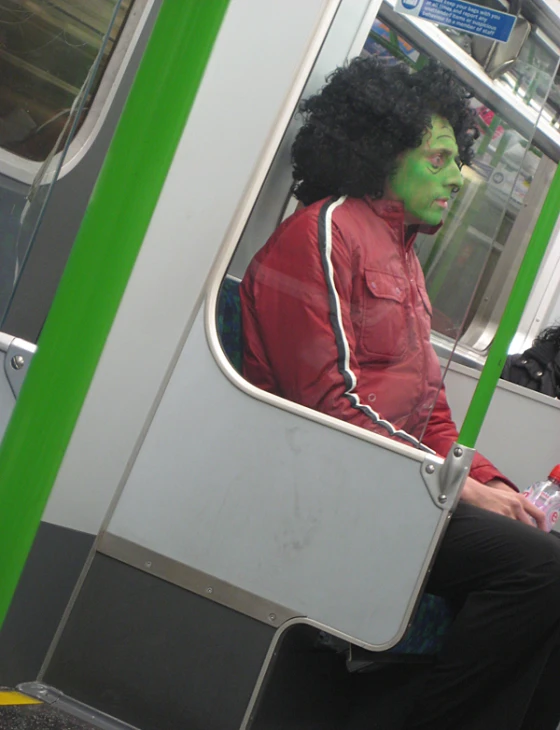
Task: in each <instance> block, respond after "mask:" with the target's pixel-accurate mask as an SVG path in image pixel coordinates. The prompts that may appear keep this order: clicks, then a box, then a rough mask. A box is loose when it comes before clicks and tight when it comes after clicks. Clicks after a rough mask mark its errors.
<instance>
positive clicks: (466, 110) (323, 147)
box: [292, 56, 478, 205]
mask: <svg viewBox="0 0 560 730" xmlns="http://www.w3.org/2000/svg"><path fill="white" fill-rule="evenodd" d="M469 98H470V95H469V94H468V92H467V91H466V90H465V89H464V88H463V87H462V86H461V85H460V84H459V83H458V82H457V81H456V79H455V77H454V76H453V74H452V73H451V72H450V71H448V70H446V69H445V68H443V67H442V66H441V65H440V64H438V63H436V62H429V63H428V64H426V66H424V67H423V68H422V69H421V70H420V71H416V72H414V73H412V72H411V71H410V70H409V68H408V66H406V65H405V64H401V63H399V64H396V65H392V66H387V65H386V64H383V63H382V62H380V61H378V60H377V59H376V58H374V57H373V56H371V57H367V58H363V57H359V58H356V59H354V60H353V61H351V62H350V63H349V64H348V65H346V66H344V67H342V68H338V69H337V70H336V71H334V73H333V74H331V76H329V78H328V79H327V84H326V86H324V87H323V89H322V90H321V91H320V92H319V93H318V94H316V95H315V96H312V97H310V98H308V99H306V100H305V101H304V102H303V103H302V104H301V106H300V111H301V112H302V114H303V117H304V124H303V126H302V127H301V129H300V130H299V132H298V135H297V137H296V140H295V142H294V144H293V147H292V163H293V168H294V169H293V175H294V187H293V192H294V195H295V196H296V197H297V198H298V199H299V200H301V201H302V202H303V203H304V204H305V205H309V204H310V203H313V202H315V201H316V200H321V199H322V198H326V197H328V196H331V195H349V196H351V197H354V198H362V197H364V196H365V195H369V196H371V197H372V198H380V197H382V195H383V190H384V186H385V181H386V180H387V179H388V178H389V177H390V176H391V175H392V173H393V172H394V170H395V167H396V164H397V158H398V156H399V155H400V154H401V153H402V152H404V151H405V150H409V149H413V148H415V147H418V146H419V145H420V144H421V141H422V137H423V135H424V132H425V131H426V129H428V128H429V127H430V126H431V117H432V116H433V115H434V114H437V115H439V116H441V117H443V118H444V119H447V121H448V122H449V123H450V124H451V126H452V127H453V130H454V132H455V137H456V139H457V145H458V147H459V157H460V159H461V162H462V163H464V164H469V163H470V162H471V160H472V157H473V151H472V146H473V144H474V141H475V139H476V138H477V137H478V129H477V127H476V124H475V119H476V113H475V112H474V110H472V109H471V108H470V106H469Z"/></svg>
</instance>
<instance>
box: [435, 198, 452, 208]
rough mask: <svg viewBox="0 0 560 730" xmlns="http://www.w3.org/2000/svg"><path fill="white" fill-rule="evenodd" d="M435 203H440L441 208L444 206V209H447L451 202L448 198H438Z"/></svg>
mask: <svg viewBox="0 0 560 730" xmlns="http://www.w3.org/2000/svg"><path fill="white" fill-rule="evenodd" d="M434 203H435V204H436V205H439V206H440V208H443V209H444V210H446V209H447V206H448V204H449V199H448V198H436V199H435V200H434Z"/></svg>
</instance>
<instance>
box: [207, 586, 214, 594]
mask: <svg viewBox="0 0 560 730" xmlns="http://www.w3.org/2000/svg"><path fill="white" fill-rule="evenodd" d="M206 593H208V595H210V594H211V593H214V589H213V588H212V586H208V588H207V589H206Z"/></svg>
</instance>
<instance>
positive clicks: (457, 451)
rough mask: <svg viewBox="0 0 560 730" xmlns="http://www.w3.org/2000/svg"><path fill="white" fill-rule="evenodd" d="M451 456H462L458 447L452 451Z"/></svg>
mask: <svg viewBox="0 0 560 730" xmlns="http://www.w3.org/2000/svg"><path fill="white" fill-rule="evenodd" d="M453 455H454V456H456V457H457V458H459V457H461V456H463V449H462V448H461V447H460V446H456V447H455V448H454V449H453Z"/></svg>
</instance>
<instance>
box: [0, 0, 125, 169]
mask: <svg viewBox="0 0 560 730" xmlns="http://www.w3.org/2000/svg"><path fill="white" fill-rule="evenodd" d="M130 5H131V0H122V2H118V1H117V0H95V2H94V1H93V0H49V2H37V1H36V0H2V3H1V4H0V147H2V148H3V149H5V150H9V151H10V152H13V153H15V154H17V155H20V156H22V157H26V158H27V159H30V160H38V161H42V160H45V159H46V157H47V155H48V154H49V152H50V151H51V150H52V149H53V147H54V146H55V145H57V149H59V150H60V149H61V148H62V145H63V144H64V141H65V140H64V136H63V135H61V131H62V130H63V129H64V128H65V125H66V123H67V121H68V116H69V114H70V110H71V108H72V104H73V103H74V100H75V99H76V97H77V96H79V95H80V93H81V91H82V89H83V85H84V84H85V83H86V81H87V78H88V73H89V71H90V69H91V67H92V65H93V64H94V62H96V61H97V60H98V61H99V67H100V73H99V74H98V75H97V77H96V78H97V81H99V79H100V78H101V75H102V73H103V69H104V68H105V66H106V65H107V62H108V60H109V57H110V55H111V52H112V50H113V48H114V45H115V42H116V40H117V38H118V35H119V33H120V30H121V28H122V25H123V23H124V20H125V18H126V14H127V12H128V10H129V8H130ZM117 6H118V11H117V13H116V17H115V18H114V20H113V15H114V14H115V9H116V7H117ZM109 25H111V31H110V34H109V36H108V37H107V38H106V32H107V28H108V27H109ZM102 47H103V50H102V54H101V58H100V59H98V53H99V51H100V49H101V48H102ZM96 89H97V84H93V85H89V92H88V95H87V98H86V99H85V103H84V105H83V109H82V112H81V115H80V122H81V121H83V119H84V118H85V116H86V114H87V110H88V108H89V106H90V105H91V100H92V98H93V96H94V94H95V92H96Z"/></svg>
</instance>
